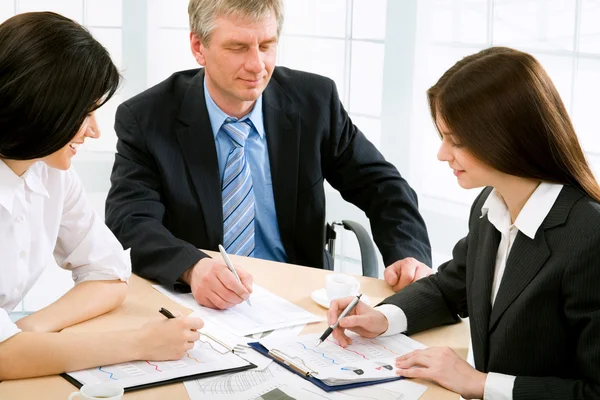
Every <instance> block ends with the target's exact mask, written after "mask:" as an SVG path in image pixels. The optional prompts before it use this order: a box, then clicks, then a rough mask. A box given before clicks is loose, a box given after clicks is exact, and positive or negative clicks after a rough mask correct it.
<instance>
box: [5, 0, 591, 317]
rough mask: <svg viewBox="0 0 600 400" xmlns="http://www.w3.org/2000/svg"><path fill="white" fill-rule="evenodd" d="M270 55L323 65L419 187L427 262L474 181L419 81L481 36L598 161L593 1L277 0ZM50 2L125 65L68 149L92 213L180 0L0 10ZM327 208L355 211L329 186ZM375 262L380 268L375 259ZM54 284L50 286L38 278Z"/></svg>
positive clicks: (30, 304) (372, 135)
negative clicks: (80, 144)
mask: <svg viewBox="0 0 600 400" xmlns="http://www.w3.org/2000/svg"><path fill="white" fill-rule="evenodd" d="M285 3H286V22H285V25H284V31H283V36H282V38H281V43H280V46H279V58H278V63H279V64H280V65H286V66H289V67H292V68H298V69H303V70H307V71H311V72H316V73H320V74H323V75H326V76H329V77H331V78H332V79H333V80H334V81H335V82H336V84H337V86H338V90H339V92H340V98H341V99H342V102H343V104H344V106H345V108H346V109H347V110H348V111H349V113H350V116H351V118H352V119H353V121H354V122H355V123H356V125H357V126H358V127H359V128H360V129H361V130H362V131H363V132H364V133H365V134H366V135H367V137H368V138H369V139H370V140H371V141H372V142H373V143H374V144H375V145H376V146H378V147H379V148H380V150H381V151H382V153H383V154H384V155H385V157H386V158H387V159H388V160H390V161H391V162H392V163H393V164H394V165H396V167H397V168H398V169H399V171H400V172H401V174H402V175H403V176H405V177H406V178H407V179H408V180H409V183H411V185H412V186H413V188H415V190H416V191H417V193H418V194H419V200H420V209H421V213H422V214H423V216H424V218H425V221H426V224H427V227H428V230H429V234H430V238H431V242H432V245H433V253H434V254H433V258H434V265H438V264H439V263H441V262H442V261H445V260H446V259H447V258H448V257H449V256H450V254H451V249H452V247H453V245H454V243H456V241H457V240H458V239H459V238H460V237H462V236H464V235H465V234H466V230H467V226H466V218H467V216H468V210H469V207H470V203H471V201H472V200H473V198H474V197H475V195H476V194H477V191H476V190H475V191H466V190H463V189H461V188H459V187H458V185H457V184H456V181H455V179H454V177H453V176H452V175H451V172H450V170H449V168H448V167H447V166H446V165H444V164H443V163H440V162H438V161H437V160H436V152H437V148H438V146H439V139H438V138H437V135H436V133H435V131H434V128H433V124H432V123H431V120H430V117H429V114H428V109H427V105H426V98H425V91H426V90H427V88H428V87H430V86H431V85H433V84H434V83H435V81H436V80H437V79H438V78H439V76H441V74H442V73H443V72H444V71H445V70H446V69H447V68H449V67H450V66H451V65H452V64H454V63H455V62H456V61H458V60H459V59H460V58H461V57H463V56H465V55H467V54H471V53H473V52H476V51H478V50H480V49H482V48H485V47H488V46H490V45H499V44H502V45H509V46H512V47H516V48H519V49H522V50H525V51H528V52H531V53H532V54H534V55H535V56H536V57H538V58H539V60H540V61H541V62H542V64H543V65H544V66H545V67H546V68H547V70H548V72H549V73H550V75H551V77H552V78H553V80H554V81H555V83H556V85H557V87H558V89H559V91H560V93H561V95H562V96H563V99H564V101H565V103H566V105H567V107H568V110H569V111H570V113H571V115H572V117H573V120H574V123H575V126H576V129H577V131H578V133H579V135H580V139H581V142H582V144H583V146H584V148H585V150H586V154H587V155H588V157H589V160H590V162H591V164H592V166H593V168H594V170H598V168H600V135H598V133H599V132H598V128H597V124H596V118H595V115H596V108H597V101H596V96H597V93H599V92H600V24H598V23H597V22H598V21H600V2H599V1H598V0H519V1H515V0H401V1H400V0H285ZM43 9H47V10H53V11H57V12H60V13H63V14H64V15H67V16H69V17H71V18H74V19H76V20H77V21H79V22H81V23H83V24H84V25H86V26H88V28H89V29H90V30H91V32H92V33H93V34H94V35H95V37H96V38H97V39H98V40H100V41H101V42H102V43H103V44H104V45H105V46H106V47H107V48H108V50H109V51H110V53H111V55H112V57H113V58H114V60H115V62H116V63H117V65H118V66H119V67H120V69H121V70H122V73H123V75H124V78H125V79H124V82H123V86H122V88H121V90H120V91H119V93H118V94H117V96H115V97H114V98H113V99H112V100H111V101H110V102H109V104H107V105H105V106H104V107H103V108H102V109H101V110H99V113H98V114H99V116H98V117H99V123H100V125H101V128H102V132H103V136H102V138H101V139H100V140H97V141H89V144H87V145H86V148H85V151H84V152H83V153H82V154H79V155H78V157H77V158H76V160H75V161H74V165H75V168H76V169H77V171H78V172H79V174H80V175H81V176H82V178H83V181H84V184H85V186H86V188H87V189H88V191H89V192H90V196H91V197H92V198H93V201H94V203H95V205H96V207H97V208H98V210H99V211H100V212H102V213H103V208H104V207H103V201H104V197H105V195H106V192H107V191H108V188H109V184H110V183H109V176H110V169H111V166H112V162H113V159H114V149H115V143H116V136H115V133H114V130H113V120H114V112H115V109H116V106H117V105H118V104H119V103H120V102H122V101H124V100H125V99H127V98H129V97H131V96H132V95H134V94H136V93H138V92H140V91H142V90H144V89H145V88H147V87H149V86H151V85H154V84H155V83H157V82H159V81H161V80H163V79H165V78H166V77H168V76H169V75H170V74H171V73H172V72H174V71H176V70H181V69H186V68H194V67H196V63H195V61H194V59H193V57H192V56H191V54H190V51H189V45H188V25H187V24H188V22H187V0H0V21H2V20H4V19H5V18H8V17H10V16H12V15H14V14H15V13H18V12H24V11H31V10H43ZM326 193H327V217H328V220H330V221H332V220H341V219H354V220H357V221H359V222H361V223H363V225H365V226H368V221H367V220H366V218H365V216H364V213H362V212H361V211H360V210H358V209H357V208H356V207H354V206H352V205H350V204H348V203H346V202H344V201H343V200H342V199H341V197H340V196H339V194H338V193H337V192H335V191H334V190H333V189H331V188H329V187H327V191H326ZM337 250H338V254H339V255H340V257H339V259H338V260H337V261H336V262H337V268H341V269H343V270H344V271H348V272H353V273H359V272H360V265H359V261H358V260H359V253H358V245H357V243H356V240H355V239H354V238H353V237H352V235H351V234H343V235H342V238H341V239H338V242H337ZM381 269H382V270H383V266H382V265H381ZM48 283H50V284H48ZM40 285H44V289H42V288H41V286H38V287H35V288H34V289H33V290H32V292H31V294H30V295H29V296H28V297H27V299H26V304H25V307H26V308H28V309H36V308H38V307H39V306H41V305H43V303H44V302H49V301H50V300H51V299H53V298H55V297H57V296H58V295H60V293H62V292H64V291H65V290H66V289H67V288H68V287H70V285H71V283H70V279H69V276H68V273H64V272H63V271H61V270H60V269H55V270H52V271H48V272H47V275H44V278H43V282H41V283H40Z"/></svg>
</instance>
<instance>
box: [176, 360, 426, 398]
mask: <svg viewBox="0 0 600 400" xmlns="http://www.w3.org/2000/svg"><path fill="white" fill-rule="evenodd" d="M185 388H186V390H187V392H188V395H189V396H190V399H191V400H201V399H207V398H208V399H212V400H258V399H265V400H271V399H274V398H277V395H281V392H283V393H285V395H287V396H289V397H293V398H295V399H298V400H300V399H301V400H323V399H325V400H356V399H363V400H417V399H418V398H419V397H421V396H422V395H423V393H425V391H426V390H427V387H426V386H423V385H419V384H416V383H414V382H411V381H408V380H399V381H394V382H388V383H382V384H378V385H371V386H366V387H362V388H356V389H349V390H343V391H338V392H325V391H323V390H321V389H319V388H318V387H317V386H315V385H313V384H312V383H310V382H308V381H305V380H304V379H302V378H300V377H299V376H296V375H294V374H292V373H291V372H289V371H287V370H285V369H284V368H282V367H280V366H279V365H277V364H271V365H270V366H269V368H267V369H265V370H263V371H256V370H249V371H244V372H239V373H236V374H228V375H221V376H216V377H211V378H205V379H198V380H194V381H187V382H185ZM274 390H279V392H278V393H274V392H273V391H274Z"/></svg>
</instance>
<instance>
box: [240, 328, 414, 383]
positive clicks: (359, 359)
mask: <svg viewBox="0 0 600 400" xmlns="http://www.w3.org/2000/svg"><path fill="white" fill-rule="evenodd" d="M319 336H320V335H319V334H313V335H303V336H298V337H291V338H273V339H269V338H268V337H267V338H265V339H263V340H261V341H260V342H256V343H249V345H250V346H251V347H252V348H254V349H255V350H257V351H259V352H261V353H263V354H266V355H267V356H269V357H271V358H272V359H273V360H275V361H276V362H277V363H279V364H280V365H282V366H284V367H286V368H287V369H289V370H290V371H293V372H295V373H296V374H298V375H300V376H302V377H304V378H305V379H307V380H309V381H311V382H312V383H314V384H316V385H317V386H319V387H320V388H321V389H323V390H326V391H330V390H343V389H350V388H353V387H358V386H364V385H372V384H376V383H381V382H387V381H392V380H396V379H400V378H399V377H398V376H397V375H396V372H395V368H394V365H395V360H396V357H398V356H400V355H403V354H406V353H408V352H410V351H413V350H417V349H423V348H425V347H426V346H424V345H423V344H421V343H419V342H417V341H415V340H413V339H411V338H409V337H407V336H405V335H393V336H386V337H378V338H374V339H367V338H361V337H360V336H358V335H352V334H351V335H350V336H351V338H352V344H351V345H349V346H348V347H346V348H343V347H341V346H340V345H339V344H338V343H337V341H336V340H335V339H334V338H332V337H330V338H329V339H327V340H326V341H325V342H323V343H322V344H321V345H320V346H319V347H318V348H317V347H315V343H316V341H317V339H318V338H319Z"/></svg>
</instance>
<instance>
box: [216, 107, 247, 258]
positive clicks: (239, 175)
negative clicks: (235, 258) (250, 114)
mask: <svg viewBox="0 0 600 400" xmlns="http://www.w3.org/2000/svg"><path fill="white" fill-rule="evenodd" d="M249 122H250V121H249V120H247V119H246V120H244V121H235V120H233V119H230V118H227V120H226V121H225V122H224V123H223V125H222V126H221V130H222V131H223V132H225V133H226V134H227V136H228V137H229V138H230V139H231V142H232V144H233V148H232V149H231V151H230V152H229V155H228V156H227V162H226V164H225V172H224V173H223V183H222V185H221V197H222V199H223V246H224V247H225V250H227V252H228V253H231V254H237V255H241V256H252V255H253V252H254V190H253V188H252V175H251V174H250V165H248V161H247V157H246V153H245V151H244V145H245V144H246V139H248V135H249V134H250V129H251V126H250V123H249Z"/></svg>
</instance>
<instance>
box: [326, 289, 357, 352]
mask: <svg viewBox="0 0 600 400" xmlns="http://www.w3.org/2000/svg"><path fill="white" fill-rule="evenodd" d="M361 296H362V294H359V295H358V296H356V297H355V298H353V299H352V301H351V302H350V304H348V306H346V308H345V309H344V311H342V313H341V314H340V316H339V317H338V319H337V321H336V322H335V324H333V325H331V326H330V327H329V328H327V329H326V330H325V332H323V334H322V335H321V337H320V338H319V341H318V342H317V345H316V346H315V347H319V345H320V344H321V343H323V342H324V341H325V339H327V338H328V337H329V335H331V332H333V330H334V329H335V328H337V326H338V324H339V323H340V320H341V319H342V318H344V317H345V316H346V315H347V314H348V313H349V312H350V311H352V309H353V308H354V307H356V305H357V304H358V302H359V300H360V297H361Z"/></svg>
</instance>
